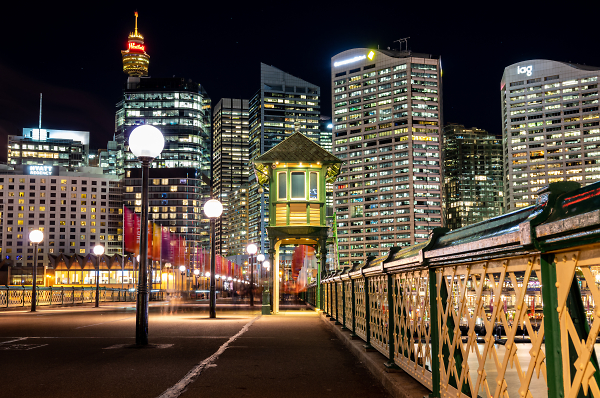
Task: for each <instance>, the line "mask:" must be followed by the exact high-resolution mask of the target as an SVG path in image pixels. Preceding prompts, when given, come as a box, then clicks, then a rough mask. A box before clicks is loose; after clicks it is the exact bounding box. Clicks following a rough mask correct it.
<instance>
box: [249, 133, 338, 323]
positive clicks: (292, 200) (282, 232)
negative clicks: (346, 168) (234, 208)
mask: <svg viewBox="0 0 600 398" xmlns="http://www.w3.org/2000/svg"><path fill="white" fill-rule="evenodd" d="M342 163H343V162H342V160H341V159H339V158H337V157H336V156H334V155H332V154H331V153H329V152H327V151H326V150H324V149H323V148H321V147H320V146H319V145H317V144H315V143H314V142H313V141H311V140H310V139H308V138H306V136H304V135H303V134H302V133H299V132H296V133H294V134H292V135H291V136H290V137H288V138H287V139H285V140H284V141H282V142H281V143H279V144H278V145H276V146H275V147H273V148H272V149H271V150H269V151H267V152H265V153H264V154H263V155H261V156H259V157H257V158H256V159H255V160H254V171H255V174H256V178H257V180H258V183H259V184H260V185H261V186H262V187H263V188H266V189H268V192H269V225H268V227H267V233H268V236H269V242H270V250H269V257H270V261H271V264H273V272H272V275H273V276H274V278H273V282H276V281H278V277H277V276H278V275H279V247H280V246H281V245H310V246H314V247H315V248H316V249H317V250H318V252H319V254H320V259H321V262H320V263H321V266H322V265H323V264H325V259H326V257H327V246H326V242H327V235H328V227H327V223H326V218H325V217H326V214H327V212H326V209H325V203H326V202H325V184H326V183H328V182H329V183H332V182H334V181H335V179H336V178H337V176H338V175H339V173H340V167H341V165H342ZM321 266H320V267H321ZM320 274H321V269H319V271H318V273H317V275H318V276H317V277H318V278H320ZM317 286H320V284H318V285H317ZM273 288H274V290H273V297H279V283H273ZM273 301H274V302H273V305H272V308H273V312H274V313H277V312H279V300H273Z"/></svg>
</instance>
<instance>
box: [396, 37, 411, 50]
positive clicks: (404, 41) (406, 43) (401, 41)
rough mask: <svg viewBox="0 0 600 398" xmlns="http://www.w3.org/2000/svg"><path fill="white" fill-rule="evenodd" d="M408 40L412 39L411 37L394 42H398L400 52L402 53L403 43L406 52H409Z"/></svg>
mask: <svg viewBox="0 0 600 398" xmlns="http://www.w3.org/2000/svg"><path fill="white" fill-rule="evenodd" d="M408 39H410V37H404V38H402V39H398V40H394V43H395V42H398V44H399V45H400V51H402V43H404V44H405V47H406V51H408Z"/></svg>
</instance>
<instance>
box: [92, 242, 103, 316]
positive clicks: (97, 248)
mask: <svg viewBox="0 0 600 398" xmlns="http://www.w3.org/2000/svg"><path fill="white" fill-rule="evenodd" d="M94 254H95V255H96V305H95V307H99V306H100V256H102V255H103V254H104V246H102V245H96V246H94Z"/></svg>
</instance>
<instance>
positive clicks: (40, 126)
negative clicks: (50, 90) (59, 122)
mask: <svg viewBox="0 0 600 398" xmlns="http://www.w3.org/2000/svg"><path fill="white" fill-rule="evenodd" d="M38 126H39V127H38V128H39V129H40V130H41V129H42V93H40V121H39V124H38Z"/></svg>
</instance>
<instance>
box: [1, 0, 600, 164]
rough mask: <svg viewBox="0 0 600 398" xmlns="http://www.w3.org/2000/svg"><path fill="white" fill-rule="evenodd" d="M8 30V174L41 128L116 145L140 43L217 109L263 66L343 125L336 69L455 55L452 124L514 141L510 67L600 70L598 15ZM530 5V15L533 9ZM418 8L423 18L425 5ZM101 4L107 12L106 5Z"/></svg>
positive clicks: (349, 17) (442, 10) (11, 7)
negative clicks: (339, 58)
mask: <svg viewBox="0 0 600 398" xmlns="http://www.w3.org/2000/svg"><path fill="white" fill-rule="evenodd" d="M6 3H7V4H3V7H2V15H3V18H2V23H1V24H0V37H1V42H0V43H1V44H0V134H1V135H2V136H1V137H0V161H6V136H7V135H8V134H17V135H20V134H21V131H22V128H23V127H32V126H37V123H38V109H39V93H40V92H42V93H43V95H44V107H43V122H42V125H43V127H45V128H54V129H75V130H88V131H90V133H91V149H97V148H101V147H106V141H108V140H109V139H111V138H112V135H113V133H114V114H115V109H116V108H115V105H116V103H117V102H118V101H119V99H120V95H121V90H122V86H123V83H124V82H125V80H126V76H125V74H124V73H123V72H122V64H121V53H120V51H121V50H124V49H125V48H126V44H127V35H128V34H129V32H131V31H133V28H134V15H133V12H134V11H135V10H136V9H137V10H138V12H139V14H140V17H139V26H138V28H139V31H140V33H141V34H143V35H144V38H145V44H146V51H147V52H148V53H149V54H150V76H152V77H171V76H173V75H175V76H177V77H185V78H188V79H192V80H194V81H196V82H198V83H201V84H202V85H204V87H205V88H206V90H207V92H208V94H209V96H210V97H211V98H212V100H213V103H216V102H218V100H219V99H220V98H222V97H243V98H250V96H251V95H252V94H253V93H255V92H256V91H257V90H258V88H259V79H260V76H259V70H260V62H264V63H266V64H269V65H273V66H275V67H277V68H279V69H282V70H283V71H285V72H288V73H291V74H292V75H295V76H298V77H300V78H302V79H304V80H307V81H309V82H311V83H314V84H317V85H319V86H320V87H321V95H322V103H321V104H322V106H321V109H322V114H324V115H329V114H330V112H331V108H330V107H331V98H330V97H331V92H330V81H329V78H330V70H329V68H330V59H331V57H332V56H334V55H335V54H337V53H339V52H341V51H344V50H347V49H350V48H356V47H370V48H377V45H380V46H381V48H387V47H388V46H390V47H392V48H394V46H397V44H396V43H394V40H397V39H400V38H403V37H410V39H409V41H408V43H409V49H411V50H412V51H414V52H419V53H430V54H435V55H441V56H442V65H443V72H444V73H443V84H444V93H443V94H444V96H443V101H444V120H445V122H447V123H449V122H456V123H462V124H465V125H467V126H476V127H479V128H483V129H486V130H488V131H489V132H490V133H492V134H496V135H499V134H501V131H500V128H501V119H500V103H499V101H500V98H499V89H500V79H501V77H502V73H503V70H504V68H505V67H506V66H507V65H510V64H513V63H516V62H520V61H525V60H528V59H536V58H545V59H552V60H556V61H566V62H573V63H581V64H587V65H594V66H600V52H599V51H598V29H597V21H596V19H597V15H598V11H599V8H600V5H599V4H600V3H598V2H593V3H592V2H585V3H584V2H580V3H579V4H580V5H578V3H577V2H573V3H569V6H568V8H569V9H570V12H563V11H564V10H563V11H561V9H560V7H559V8H556V7H552V6H550V3H548V2H543V3H541V2H540V3H535V4H534V3H532V2H515V1H511V2H502V3H500V2H494V3H492V2H490V3H473V4H474V8H473V7H471V6H469V7H467V6H460V5H457V4H458V3H456V2H445V3H443V4H444V5H443V6H438V5H435V4H434V3H417V2H413V3H409V2H399V1H395V2H389V3H385V2H368V1H363V2H357V3H352V2H345V1H337V2H331V3H330V2H273V3H263V4H260V3H258V2H245V3H244V4H245V5H243V6H237V5H236V4H237V3H236V2H219V1H216V2H215V1H210V2H198V1H196V2H186V3H185V4H176V2H160V3H158V2H152V1H145V2H129V1H122V2H118V3H114V4H113V3H112V2H101V3H98V2H79V3H77V6H76V7H72V8H66V7H63V6H57V5H55V4H58V3H56V2H46V3H45V4H43V5H34V4H33V3H29V2H23V1H21V2H6ZM15 3H19V4H15ZM525 3H527V4H528V5H527V6H525V5H524V4H525ZM411 4H412V6H411ZM96 5H97V6H96Z"/></svg>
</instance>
